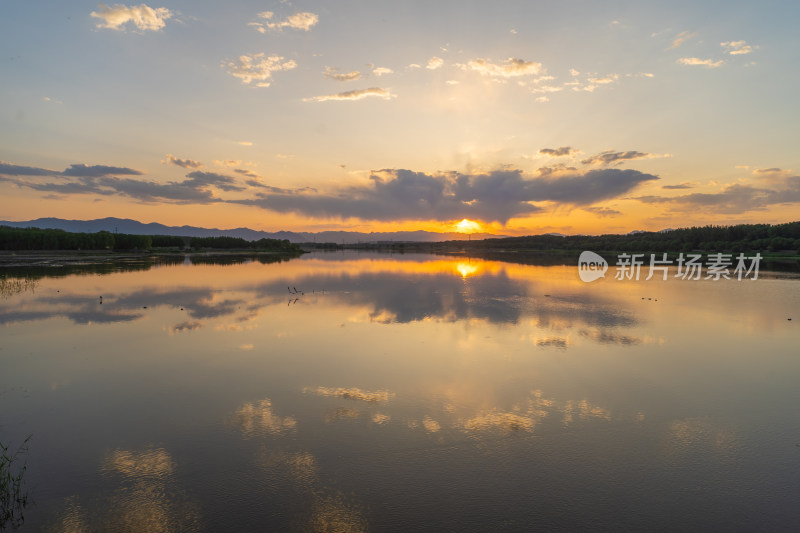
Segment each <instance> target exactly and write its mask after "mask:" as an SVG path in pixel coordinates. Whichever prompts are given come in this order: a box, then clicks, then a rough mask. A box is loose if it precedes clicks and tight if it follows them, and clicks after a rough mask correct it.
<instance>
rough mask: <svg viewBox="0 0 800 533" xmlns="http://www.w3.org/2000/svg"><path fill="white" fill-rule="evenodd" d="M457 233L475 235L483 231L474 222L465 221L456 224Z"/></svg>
mask: <svg viewBox="0 0 800 533" xmlns="http://www.w3.org/2000/svg"><path fill="white" fill-rule="evenodd" d="M455 228H456V231H457V232H459V233H475V232H476V231H480V230H481V225H480V224H479V223H478V222H475V221H474V220H467V219H466V218H465V219H463V220H462V221H461V222H458V223H457V224H455Z"/></svg>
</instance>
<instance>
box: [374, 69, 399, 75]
mask: <svg viewBox="0 0 800 533" xmlns="http://www.w3.org/2000/svg"><path fill="white" fill-rule="evenodd" d="M372 73H373V74H375V75H376V76H383V75H384V74H394V71H393V70H392V69H390V68H386V67H378V68H376V69H372Z"/></svg>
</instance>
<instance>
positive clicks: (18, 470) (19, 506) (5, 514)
mask: <svg viewBox="0 0 800 533" xmlns="http://www.w3.org/2000/svg"><path fill="white" fill-rule="evenodd" d="M30 440H31V437H30V436H29V437H28V438H27V439H25V441H24V442H23V443H22V444H21V445H20V447H19V448H18V449H17V451H15V452H13V453H9V451H8V448H9V447H8V446H6V445H5V444H3V443H2V442H0V531H5V530H6V528H11V529H16V528H18V527H19V526H21V525H22V523H23V522H24V521H25V518H24V516H23V514H22V511H23V510H24V509H25V506H26V505H28V493H27V491H25V490H24V486H23V481H24V480H23V478H24V476H25V471H26V470H27V469H28V464H27V460H25V459H23V461H22V465H21V466H20V459H21V458H24V456H25V455H26V454H27V453H28V442H29V441H30Z"/></svg>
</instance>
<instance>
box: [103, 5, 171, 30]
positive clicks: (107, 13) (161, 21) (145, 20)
mask: <svg viewBox="0 0 800 533" xmlns="http://www.w3.org/2000/svg"><path fill="white" fill-rule="evenodd" d="M97 8H98V10H97V11H92V12H91V13H90V14H91V16H92V17H94V18H98V19H101V20H102V21H103V22H100V23H99V24H97V27H98V28H109V29H112V30H124V29H125V25H126V24H128V23H129V22H131V23H133V25H134V26H136V27H137V28H138V29H140V30H152V31H158V30H160V29H161V28H163V27H164V25H165V21H166V20H167V19H169V18H171V17H172V12H171V11H170V10H169V9H167V8H166V7H156V8H152V7H150V6H148V5H146V4H140V5H138V6H126V5H124V4H114V5H113V6H111V7H109V6H107V5H106V4H98V6H97Z"/></svg>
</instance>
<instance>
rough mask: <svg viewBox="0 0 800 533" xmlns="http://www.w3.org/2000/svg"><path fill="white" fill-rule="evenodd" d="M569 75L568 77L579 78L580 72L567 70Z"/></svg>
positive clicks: (572, 69)
mask: <svg viewBox="0 0 800 533" xmlns="http://www.w3.org/2000/svg"><path fill="white" fill-rule="evenodd" d="M569 74H570V76H579V75H580V71H579V70H575V69H574V68H571V69H569Z"/></svg>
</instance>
